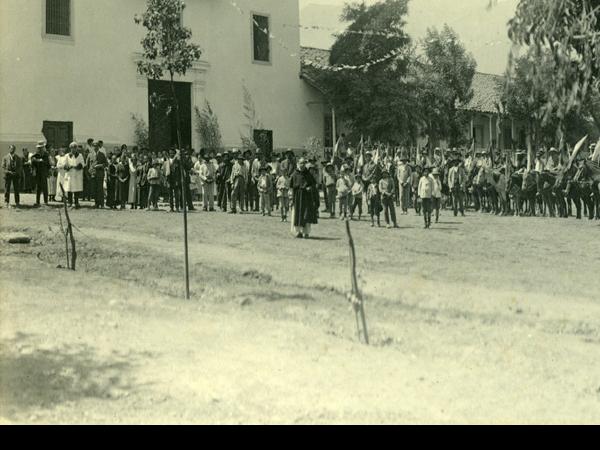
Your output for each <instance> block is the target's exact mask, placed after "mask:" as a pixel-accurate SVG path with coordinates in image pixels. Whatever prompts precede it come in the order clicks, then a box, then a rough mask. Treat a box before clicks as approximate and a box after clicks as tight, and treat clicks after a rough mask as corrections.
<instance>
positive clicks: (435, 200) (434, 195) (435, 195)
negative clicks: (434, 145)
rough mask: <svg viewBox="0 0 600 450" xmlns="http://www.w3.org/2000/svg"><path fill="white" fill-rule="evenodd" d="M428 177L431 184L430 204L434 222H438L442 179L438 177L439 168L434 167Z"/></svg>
mask: <svg viewBox="0 0 600 450" xmlns="http://www.w3.org/2000/svg"><path fill="white" fill-rule="evenodd" d="M430 177H431V182H432V186H433V190H432V192H431V206H432V209H433V210H434V211H435V223H438V221H439V219H440V205H441V203H442V180H441V179H440V169H438V168H437V167H434V168H433V170H432V171H431V175H430Z"/></svg>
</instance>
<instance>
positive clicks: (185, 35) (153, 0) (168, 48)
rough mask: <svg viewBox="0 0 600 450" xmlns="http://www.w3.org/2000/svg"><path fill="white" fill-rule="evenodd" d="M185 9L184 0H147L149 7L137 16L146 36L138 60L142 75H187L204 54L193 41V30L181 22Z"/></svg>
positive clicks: (136, 21)
mask: <svg viewBox="0 0 600 450" xmlns="http://www.w3.org/2000/svg"><path fill="white" fill-rule="evenodd" d="M184 9H185V3H184V2H183V1H182V0H147V7H146V11H145V12H144V13H143V14H142V15H141V16H136V17H135V19H134V20H135V23H137V24H138V25H139V24H142V25H143V26H144V27H145V28H146V29H147V33H146V36H144V38H143V39H142V42H141V44H142V49H143V57H142V59H141V60H140V61H138V63H137V66H138V71H139V73H140V74H141V75H146V76H147V77H148V78H152V79H155V80H158V79H160V78H162V77H163V75H164V72H167V73H168V74H169V75H170V76H171V77H173V75H175V74H180V75H185V74H186V72H187V71H188V70H189V69H190V68H191V67H192V65H193V64H194V62H195V61H197V60H198V59H200V55H201V54H202V52H201V50H200V47H199V46H198V45H196V44H194V43H191V42H189V41H190V39H191V37H192V31H191V30H190V29H189V28H186V27H184V26H183V24H182V23H181V15H182V14H183V10H184Z"/></svg>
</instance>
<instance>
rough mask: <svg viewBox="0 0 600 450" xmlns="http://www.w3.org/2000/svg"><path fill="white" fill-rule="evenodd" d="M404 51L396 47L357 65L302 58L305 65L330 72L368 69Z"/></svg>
mask: <svg viewBox="0 0 600 450" xmlns="http://www.w3.org/2000/svg"><path fill="white" fill-rule="evenodd" d="M404 53H405V51H404V50H403V49H402V48H397V49H394V50H392V51H390V52H388V53H386V54H385V55H384V56H382V57H381V58H378V59H374V60H372V61H369V62H367V63H364V64H359V65H357V66H351V65H347V64H340V65H339V66H329V65H327V66H326V65H323V64H319V63H318V62H315V61H312V60H310V59H306V60H304V64H306V65H307V66H311V67H315V68H317V69H320V70H329V71H332V72H339V71H341V70H368V69H369V67H371V66H375V65H377V64H381V63H382V62H385V61H387V60H390V59H392V58H396V57H399V56H401V55H403V54H404Z"/></svg>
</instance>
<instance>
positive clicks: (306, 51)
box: [300, 47, 331, 92]
mask: <svg viewBox="0 0 600 450" xmlns="http://www.w3.org/2000/svg"><path fill="white" fill-rule="evenodd" d="M330 53H331V52H330V51H329V50H324V49H322V48H314V47H301V48H300V61H301V64H302V68H301V71H300V77H301V78H302V79H304V80H305V81H306V82H307V83H308V84H310V85H311V86H312V87H314V88H315V89H317V90H319V91H321V92H323V88H322V87H321V86H319V83H318V82H317V74H318V72H319V69H317V68H316V67H313V66H310V65H307V64H306V61H311V62H313V63H317V64H320V65H321V66H328V65H329V54H330Z"/></svg>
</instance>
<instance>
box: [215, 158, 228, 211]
mask: <svg viewBox="0 0 600 450" xmlns="http://www.w3.org/2000/svg"><path fill="white" fill-rule="evenodd" d="M218 159H219V156H218V155H217V160H218ZM230 177H231V161H230V158H229V152H228V151H225V152H223V160H222V161H220V162H219V168H218V169H217V188H218V192H217V203H218V205H219V208H221V211H223V212H227V199H228V198H229V197H230V195H231V185H230V184H229V178H230Z"/></svg>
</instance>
